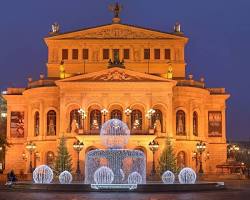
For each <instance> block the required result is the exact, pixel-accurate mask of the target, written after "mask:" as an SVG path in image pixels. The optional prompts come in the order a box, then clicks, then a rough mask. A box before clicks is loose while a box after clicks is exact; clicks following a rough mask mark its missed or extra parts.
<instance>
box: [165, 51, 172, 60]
mask: <svg viewBox="0 0 250 200" xmlns="http://www.w3.org/2000/svg"><path fill="white" fill-rule="evenodd" d="M165 59H166V60H171V51H170V49H165Z"/></svg>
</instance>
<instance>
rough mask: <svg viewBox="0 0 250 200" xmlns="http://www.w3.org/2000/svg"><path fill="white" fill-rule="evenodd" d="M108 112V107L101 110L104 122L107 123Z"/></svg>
mask: <svg viewBox="0 0 250 200" xmlns="http://www.w3.org/2000/svg"><path fill="white" fill-rule="evenodd" d="M108 112H109V111H108V110H107V109H106V108H103V109H102V110H101V113H102V115H103V123H105V121H106V116H107V114H108Z"/></svg>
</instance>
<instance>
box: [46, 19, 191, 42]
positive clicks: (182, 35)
mask: <svg viewBox="0 0 250 200" xmlns="http://www.w3.org/2000/svg"><path fill="white" fill-rule="evenodd" d="M113 24H114V23H109V24H102V25H97V26H91V27H86V28H81V29H76V30H73V31H66V32H62V33H58V34H54V35H48V36H46V37H45V38H44V39H49V38H53V37H56V36H60V35H64V34H69V33H74V32H79V31H84V30H89V29H94V28H100V27H104V26H110V25H113ZM118 25H124V26H130V27H134V28H140V29H145V30H148V31H155V32H158V33H163V34H164V33H165V34H170V35H174V36H177V37H181V38H188V37H187V36H185V35H184V34H175V33H174V32H173V33H170V32H166V31H161V30H157V29H154V28H147V27H142V26H137V25H133V24H123V23H119V24H118Z"/></svg>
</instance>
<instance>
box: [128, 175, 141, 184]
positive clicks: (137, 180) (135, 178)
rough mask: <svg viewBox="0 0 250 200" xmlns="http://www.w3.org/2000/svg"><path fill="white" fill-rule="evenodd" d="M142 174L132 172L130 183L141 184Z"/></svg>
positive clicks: (129, 178) (129, 177)
mask: <svg viewBox="0 0 250 200" xmlns="http://www.w3.org/2000/svg"><path fill="white" fill-rule="evenodd" d="M141 183H142V176H141V175H140V174H139V173H138V172H132V173H131V174H129V176H128V184H141Z"/></svg>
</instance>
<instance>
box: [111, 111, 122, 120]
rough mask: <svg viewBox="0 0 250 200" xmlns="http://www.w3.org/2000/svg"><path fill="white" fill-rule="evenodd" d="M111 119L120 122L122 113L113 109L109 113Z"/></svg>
mask: <svg viewBox="0 0 250 200" xmlns="http://www.w3.org/2000/svg"><path fill="white" fill-rule="evenodd" d="M110 117H111V119H119V120H122V111H120V110H118V109H115V110H112V111H111V116H110Z"/></svg>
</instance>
